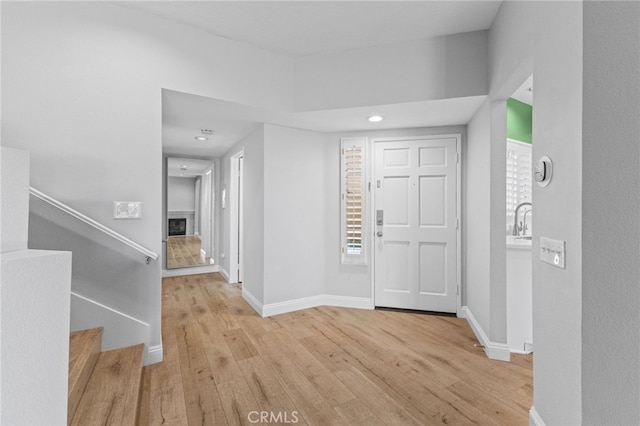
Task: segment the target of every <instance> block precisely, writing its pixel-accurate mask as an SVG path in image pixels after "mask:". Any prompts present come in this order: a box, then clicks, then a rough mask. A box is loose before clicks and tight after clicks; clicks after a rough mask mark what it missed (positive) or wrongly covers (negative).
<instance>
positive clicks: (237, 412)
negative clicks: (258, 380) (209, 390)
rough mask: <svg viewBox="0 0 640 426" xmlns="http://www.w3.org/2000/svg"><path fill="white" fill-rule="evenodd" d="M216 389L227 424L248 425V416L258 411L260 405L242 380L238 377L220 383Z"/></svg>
mask: <svg viewBox="0 0 640 426" xmlns="http://www.w3.org/2000/svg"><path fill="white" fill-rule="evenodd" d="M217 387H218V394H219V395H220V399H221V400H222V406H223V408H224V412H225V414H226V417H227V424H229V425H244V424H250V423H251V422H250V414H251V413H252V412H255V411H260V405H259V404H258V403H257V402H256V400H255V398H254V397H253V394H252V393H251V390H250V389H249V386H248V385H247V383H246V382H245V381H244V378H243V377H242V376H240V377H239V378H237V379H235V380H231V381H228V382H224V383H220V384H218V385H217Z"/></svg>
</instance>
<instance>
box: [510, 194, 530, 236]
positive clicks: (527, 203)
mask: <svg viewBox="0 0 640 426" xmlns="http://www.w3.org/2000/svg"><path fill="white" fill-rule="evenodd" d="M524 206H531V208H532V209H533V205H532V204H531V203H529V202H524V203H520V204H518V207H516V210H515V217H514V218H513V235H515V236H516V237H517V236H519V235H520V231H519V229H518V212H519V211H520V208H522V207H524ZM525 220H526V219H525ZM522 230H523V231H524V226H523V227H522Z"/></svg>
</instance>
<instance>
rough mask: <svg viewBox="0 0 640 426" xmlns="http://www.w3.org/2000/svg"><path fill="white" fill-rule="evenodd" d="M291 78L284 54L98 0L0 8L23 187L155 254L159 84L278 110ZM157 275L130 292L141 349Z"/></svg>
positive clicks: (153, 341) (11, 135)
mask: <svg viewBox="0 0 640 426" xmlns="http://www.w3.org/2000/svg"><path fill="white" fill-rule="evenodd" d="M26 52H28V53H26ZM292 73H293V66H292V63H291V60H289V59H288V58H285V57H282V56H279V55H276V54H272V53H268V52H265V51H263V50H260V49H256V48H252V47H250V46H248V45H246V44H244V43H239V42H233V41H229V40H226V39H221V38H218V37H215V36H213V35H210V34H207V33H205V32H202V31H200V30H197V29H194V28H191V27H188V26H184V25H180V24H177V23H173V22H171V21H168V20H164V19H162V18H159V17H155V16H152V15H148V14H145V13H142V12H138V11H136V10H133V9H129V8H124V7H120V6H117V5H114V4H111V3H108V2H45V3H29V2H13V3H7V2H3V4H2V112H3V114H2V144H3V145H4V146H10V147H16V148H21V149H24V150H27V151H30V153H31V166H32V171H31V183H32V185H33V186H35V187H36V188H38V189H40V190H42V191H44V192H46V193H48V194H50V195H52V196H54V197H55V198H58V199H60V200H61V201H63V202H65V203H67V204H69V205H70V206H72V207H74V208H75V209H77V210H79V211H81V212H83V213H86V214H88V215H89V216H91V217H93V218H95V219H97V220H98V221H100V222H102V223H104V224H106V225H108V226H110V227H112V228H114V229H115V230H116V231H118V232H120V233H122V234H124V235H126V236H128V237H129V238H132V239H133V240H135V241H136V242H139V243H141V244H142V245H144V246H146V247H149V248H150V249H152V250H153V251H155V252H158V253H159V252H160V251H161V238H162V232H161V229H162V228H161V227H162V225H161V224H162V220H161V217H162V213H161V211H162V210H161V207H162V206H161V199H162V198H161V182H162V174H161V162H162V154H161V123H162V116H161V89H162V88H169V89H174V90H179V91H184V92H189V93H198V94H200V95H204V96H210V97H215V98H219V99H225V100H231V101H235V102H239V103H245V104H250V105H257V106H264V107H274V108H280V109H289V108H290V107H291V104H292V83H291V82H292V78H293V77H292ZM114 200H138V201H141V202H142V209H143V217H142V219H140V220H136V221H114V220H113V219H112V211H113V205H112V202H113V201H114ZM160 269H161V265H160V262H157V263H152V265H150V266H149V267H148V268H147V270H146V272H145V274H144V276H142V277H141V278H140V279H141V280H142V282H141V283H139V285H140V286H141V287H140V288H139V289H138V293H137V294H136V296H135V297H136V298H137V303H139V304H140V305H141V306H145V307H146V309H147V312H146V314H145V317H144V318H141V319H142V320H144V321H145V322H149V323H150V326H151V328H152V335H151V338H150V342H148V343H149V344H150V345H158V344H161V340H160V306H161V296H160V295H161V293H160ZM108 298H109V299H110V300H108V301H105V303H106V304H108V305H110V304H111V303H116V302H117V301H118V300H117V299H118V296H115V295H113V294H111V295H108ZM111 299H113V300H111Z"/></svg>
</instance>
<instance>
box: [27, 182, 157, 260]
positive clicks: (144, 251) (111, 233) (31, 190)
mask: <svg viewBox="0 0 640 426" xmlns="http://www.w3.org/2000/svg"><path fill="white" fill-rule="evenodd" d="M29 194H31V195H33V196H34V197H36V198H38V199H40V200H42V201H44V202H45V203H47V204H50V205H51V206H53V207H55V208H57V209H59V210H61V211H63V212H65V213H67V214H69V215H71V216H73V217H75V218H76V219H78V220H80V221H82V222H84V223H86V224H87V225H89V226H92V227H94V228H95V229H97V230H99V231H101V232H103V233H105V234H107V235H108V236H110V237H111V238H113V239H115V240H117V241H120V242H121V243H123V244H125V245H127V246H129V247H131V248H132V249H134V250H136V251H138V252H140V253H142V254H143V255H144V256H145V258H144V260H145V263H146V264H147V265H148V264H149V263H150V262H151V260H157V259H158V257H159V256H158V253H156V252H154V251H151V250H149V249H148V248H146V247H144V246H142V245H140V244H138V243H136V242H135V241H133V240H131V239H129V238H127V237H125V236H124V235H122V234H120V233H118V232H116V231H114V230H113V229H111V228H109V227H107V226H105V225H103V224H101V223H100V222H98V221H96V220H94V219H91V218H90V217H89V216H87V215H85V214H82V213H80V212H79V211H77V210H75V209H74V208H72V207H69V206H68V205H66V204H64V203H63V202H61V201H58V200H56V199H55V198H53V197H51V196H49V195H47V194H45V193H44V192H42V191H38V190H37V189H35V188H34V187H32V186H30V187H29Z"/></svg>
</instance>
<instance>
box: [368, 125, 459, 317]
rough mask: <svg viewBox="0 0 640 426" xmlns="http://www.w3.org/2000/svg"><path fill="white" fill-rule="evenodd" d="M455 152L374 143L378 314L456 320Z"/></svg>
mask: <svg viewBox="0 0 640 426" xmlns="http://www.w3.org/2000/svg"><path fill="white" fill-rule="evenodd" d="M459 145H460V136H459V135H453V136H429V137H423V138H412V139H397V140H390V139H384V140H374V156H375V158H374V168H375V176H374V188H375V200H374V203H375V209H374V210H375V211H374V221H375V226H374V229H375V236H374V239H375V243H374V247H375V248H374V256H375V283H374V287H375V305H376V306H380V307H392V308H403V309H417V310H425V311H437V312H456V308H457V300H458V299H457V290H458V289H457V286H458V261H459V259H458V207H459V206H458V161H459V158H458V146H459Z"/></svg>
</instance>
